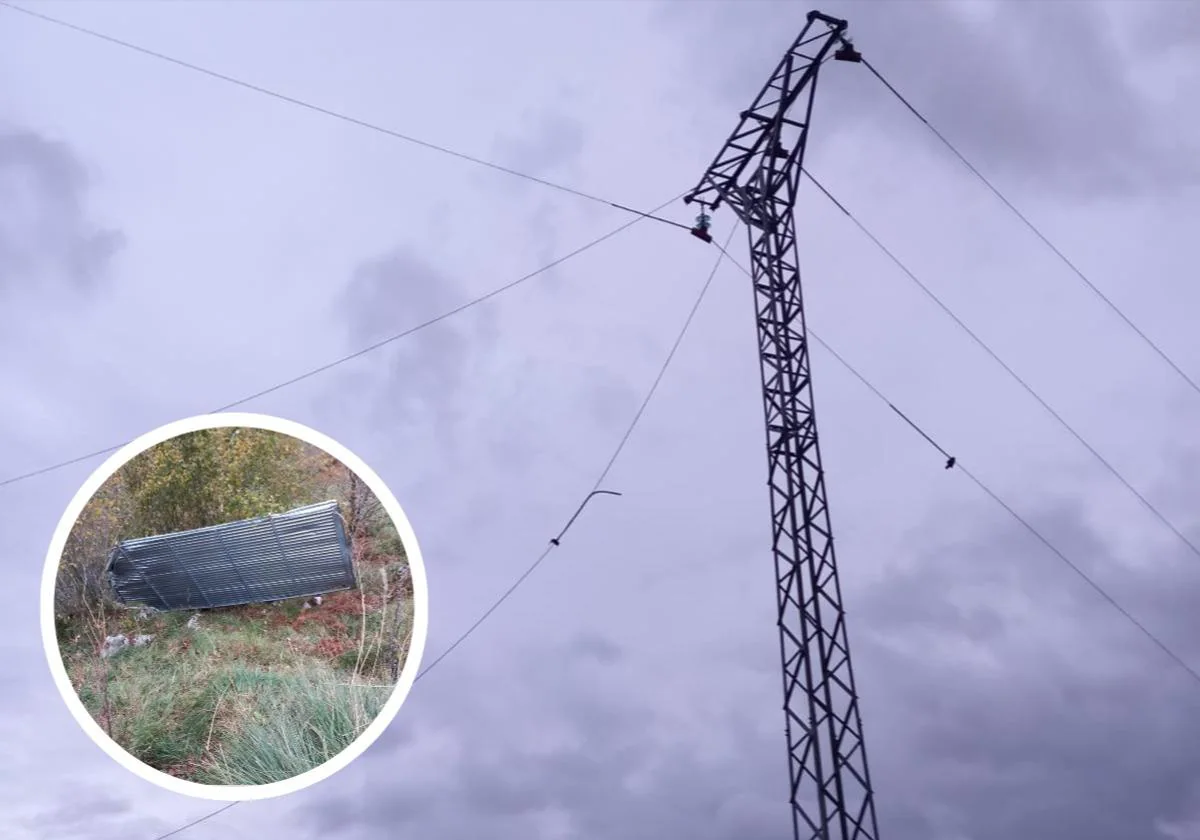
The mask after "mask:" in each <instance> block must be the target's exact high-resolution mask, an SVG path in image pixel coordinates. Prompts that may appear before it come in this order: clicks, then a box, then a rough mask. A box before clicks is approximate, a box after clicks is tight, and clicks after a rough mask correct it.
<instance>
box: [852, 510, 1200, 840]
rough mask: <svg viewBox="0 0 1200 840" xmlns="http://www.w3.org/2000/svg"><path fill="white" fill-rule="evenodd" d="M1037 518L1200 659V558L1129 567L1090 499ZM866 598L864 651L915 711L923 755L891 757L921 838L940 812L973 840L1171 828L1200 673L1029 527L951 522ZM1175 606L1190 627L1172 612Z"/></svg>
mask: <svg viewBox="0 0 1200 840" xmlns="http://www.w3.org/2000/svg"><path fill="white" fill-rule="evenodd" d="M1032 521H1033V523H1034V524H1035V526H1036V527H1038V529H1039V530H1041V531H1042V532H1043V533H1044V534H1046V535H1047V537H1048V538H1049V539H1051V540H1052V541H1053V542H1054V543H1055V544H1056V545H1057V546H1059V548H1060V549H1061V550H1062V551H1063V552H1064V553H1065V554H1066V555H1067V556H1068V557H1069V558H1071V559H1072V560H1073V561H1074V562H1077V563H1078V564H1079V565H1080V567H1081V568H1082V569H1084V571H1086V572H1087V573H1088V574H1089V575H1091V576H1093V577H1094V578H1095V579H1097V580H1098V581H1100V582H1101V583H1102V584H1103V585H1104V586H1105V588H1106V589H1108V590H1109V591H1110V592H1112V593H1113V594H1114V595H1115V596H1116V597H1117V598H1118V600H1120V601H1122V603H1123V605H1124V606H1126V607H1127V608H1128V609H1130V611H1131V612H1133V613H1135V614H1136V615H1137V616H1138V617H1139V619H1141V620H1143V621H1145V623H1147V624H1148V625H1151V626H1153V627H1154V629H1155V630H1157V631H1159V632H1162V633H1163V636H1164V637H1165V638H1166V639H1167V641H1168V642H1169V643H1171V644H1172V646H1173V647H1174V648H1175V649H1176V651H1177V652H1178V653H1180V654H1181V655H1182V656H1184V657H1185V658H1191V660H1192V661H1193V662H1194V663H1195V664H1197V665H1200V662H1198V661H1197V654H1200V644H1198V643H1197V633H1198V632H1200V616H1197V615H1196V612H1195V611H1194V610H1193V609H1189V608H1188V606H1187V605H1188V604H1194V603H1195V602H1196V601H1197V600H1200V575H1198V574H1197V573H1196V572H1197V570H1196V569H1195V568H1192V569H1187V568H1184V567H1181V566H1179V565H1178V564H1176V563H1174V562H1173V559H1172V558H1171V557H1170V555H1169V554H1167V556H1164V557H1161V558H1159V559H1158V560H1157V561H1156V562H1154V563H1153V564H1151V566H1150V568H1148V569H1147V570H1145V571H1139V572H1132V571H1128V570H1124V569H1122V568H1121V567H1120V566H1119V565H1118V564H1117V563H1116V561H1115V559H1114V558H1113V556H1112V555H1111V554H1110V553H1109V552H1108V551H1107V550H1106V549H1105V547H1104V544H1103V543H1102V541H1101V539H1100V538H1099V536H1098V535H1097V534H1096V533H1095V532H1094V531H1093V530H1092V529H1091V528H1090V527H1089V526H1088V525H1087V523H1086V522H1085V521H1084V519H1083V516H1082V514H1081V511H1080V510H1079V508H1078V507H1077V506H1075V505H1073V504H1066V503H1063V504H1056V505H1052V506H1050V507H1047V508H1045V509H1044V510H1043V511H1042V512H1041V514H1040V515H1037V516H1035V517H1033V519H1032ZM856 612H857V613H858V614H859V615H861V616H862V621H863V622H864V623H866V624H867V625H869V627H870V630H869V633H868V636H867V638H868V640H869V641H868V642H867V643H866V644H862V645H859V652H860V654H861V658H860V661H862V662H864V664H866V667H867V668H869V669H870V670H871V672H872V675H871V677H870V683H871V684H872V687H873V690H874V691H876V692H882V690H883V686H886V693H887V703H888V704H889V705H899V706H900V707H901V708H903V709H904V710H905V716H904V726H905V727H906V732H905V738H904V741H905V743H906V748H905V750H904V752H905V753H906V754H907V761H908V762H911V763H912V764H915V765H916V766H917V770H916V772H907V773H901V772H899V770H898V768H899V766H900V765H901V764H903V763H904V760H903V759H902V758H901V756H900V755H899V754H894V753H889V754H885V755H884V756H883V761H882V762H881V766H880V767H877V768H876V769H877V771H878V772H877V778H878V779H879V780H880V781H879V783H880V789H879V792H880V797H881V803H882V805H881V807H882V808H883V810H884V811H885V812H890V811H891V810H892V809H893V808H894V809H896V810H898V811H900V812H901V813H902V814H903V815H904V816H903V817H902V818H901V823H902V824H903V823H909V824H911V825H912V826H913V830H914V833H913V834H912V835H911V836H913V837H914V838H915V837H918V836H922V835H921V831H920V830H923V831H924V832H925V833H926V834H925V836H929V832H934V831H935V830H936V829H938V828H939V826H940V827H941V828H943V829H944V828H946V826H953V827H955V829H956V830H957V831H959V832H961V835H962V836H968V837H971V838H973V840H993V838H994V840H1000V838H1006V837H1014V836H1020V837H1025V838H1030V840H1041V839H1042V838H1045V840H1051V838H1061V837H1090V838H1095V840H1109V838H1111V840H1124V838H1130V837H1154V836H1156V835H1155V833H1154V831H1155V830H1154V826H1155V824H1156V822H1157V821H1159V820H1162V819H1169V818H1174V817H1175V815H1176V814H1178V813H1179V812H1180V810H1181V809H1184V808H1186V806H1187V802H1188V800H1187V797H1188V796H1189V795H1190V789H1191V788H1190V786H1191V783H1192V780H1194V779H1196V778H1200V754H1198V753H1197V752H1196V749H1195V747H1196V745H1197V744H1198V743H1200V718H1198V717H1197V712H1200V685H1197V683H1196V682H1195V681H1193V680H1191V679H1189V678H1187V676H1186V675H1184V674H1183V673H1182V670H1181V669H1179V668H1178V667H1177V666H1176V665H1175V664H1174V663H1172V662H1171V661H1170V660H1169V659H1168V658H1167V657H1166V656H1164V655H1163V654H1162V652H1161V651H1160V650H1158V649H1157V648H1156V647H1155V646H1154V645H1153V644H1152V643H1151V642H1149V641H1148V640H1146V639H1145V638H1144V637H1142V636H1141V635H1140V634H1139V633H1138V632H1137V631H1136V630H1135V629H1134V628H1133V627H1131V626H1130V625H1129V623H1128V622H1127V621H1126V620H1124V619H1123V618H1122V617H1121V616H1120V615H1119V614H1118V613H1117V612H1116V611H1115V610H1113V608H1112V607H1111V606H1110V605H1109V604H1107V603H1106V602H1105V601H1104V600H1103V599H1102V598H1101V597H1100V596H1099V595H1097V594H1096V593H1095V592H1093V591H1091V590H1090V589H1089V588H1088V587H1087V585H1086V584H1084V583H1083V582H1082V581H1081V580H1079V579H1078V578H1077V577H1076V576H1075V575H1074V574H1073V573H1072V572H1070V571H1069V570H1067V569H1065V568H1063V567H1062V566H1061V562H1060V561H1059V560H1057V559H1056V558H1055V557H1054V556H1053V555H1052V554H1050V552H1048V551H1047V550H1046V549H1045V548H1044V547H1042V546H1040V545H1039V544H1037V543H1036V541H1035V540H1034V539H1033V538H1032V537H1030V535H1028V533H1026V532H1024V531H1023V529H1021V528H1020V526H1017V525H1013V524H1011V523H1005V522H1001V521H998V520H997V521H994V523H993V524H992V525H989V526H986V527H984V528H982V529H981V530H978V531H977V532H976V534H975V537H974V538H973V539H970V540H963V539H961V538H955V537H953V536H951V537H948V538H947V541H946V543H945V545H944V546H942V547H941V548H938V549H937V550H935V551H932V552H930V553H928V554H926V555H925V556H924V557H922V558H921V559H920V560H919V562H917V563H915V564H913V566H912V567H911V568H907V569H905V570H904V571H902V572H897V573H896V574H894V575H892V576H890V577H889V578H887V579H886V580H884V581H882V582H880V583H879V584H878V585H876V586H875V587H874V588H873V589H872V590H871V591H870V592H869V593H867V594H866V597H865V598H862V599H860V600H859V601H858V602H857V609H856ZM1164 615H1173V616H1176V619H1175V621H1183V622H1185V623H1187V624H1190V627H1183V626H1175V627H1171V626H1170V624H1171V623H1170V622H1168V623H1167V625H1168V626H1167V627H1166V628H1160V627H1159V626H1157V625H1160V624H1162V622H1160V621H1159V619H1160V618H1161V617H1162V616H1164ZM861 667H862V666H860V668H861ZM866 702H867V703H868V705H869V706H873V707H877V706H881V705H882V703H881V701H879V700H878V699H872V698H871V697H870V696H868V697H867V698H866ZM879 715H880V717H890V715H888V714H887V713H885V712H883V711H880V712H879ZM868 723H870V718H868ZM875 755H876V756H879V753H878V752H876V754H875ZM889 786H890V789H889ZM913 802H920V803H941V804H942V807H941V808H940V809H932V810H931V809H928V808H919V809H914V808H913V807H912V806H911V803H913ZM918 829H920V830H918ZM906 836H909V835H906Z"/></svg>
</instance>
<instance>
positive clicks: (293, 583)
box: [107, 501, 356, 611]
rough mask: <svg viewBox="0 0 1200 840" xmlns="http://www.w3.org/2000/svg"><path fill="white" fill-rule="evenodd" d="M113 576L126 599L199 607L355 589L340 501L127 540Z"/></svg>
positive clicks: (114, 559) (115, 555) (111, 568)
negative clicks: (192, 529) (339, 509)
mask: <svg viewBox="0 0 1200 840" xmlns="http://www.w3.org/2000/svg"><path fill="white" fill-rule="evenodd" d="M107 572H108V579H109V583H110V584H111V585H112V590H113V592H114V593H115V594H116V596H117V599H118V600H119V601H120V602H121V603H123V604H141V605H144V606H148V607H153V608H154V609H157V610H164V611H167V610H192V609H203V608H212V607H232V606H237V605H239V604H254V603H264V602H267V601H278V600H282V599H284V598H304V597H308V596H310V595H321V594H324V593H326V592H337V591H340V590H345V589H353V588H354V587H355V585H356V582H355V579H354V566H353V564H352V563H351V561H350V545H349V540H348V539H347V537H346V529H345V526H344V524H343V522H342V517H341V514H340V513H339V512H338V506H337V502H335V501H330V502H322V503H320V504H315V505H307V506H305V507H301V508H296V509H295V510H290V511H288V512H287V513H279V514H272V515H270V516H262V517H259V518H257V519H243V520H241V521H238V522H227V523H225V524H224V525H213V526H210V527H208V528H198V529H196V530H194V531H180V532H177V533H173V534H160V535H158V536H153V537H141V538H139V539H133V540H125V541H123V542H120V543H118V544H117V546H116V547H115V548H114V549H113V551H112V553H111V554H110V556H109V560H108V567H107Z"/></svg>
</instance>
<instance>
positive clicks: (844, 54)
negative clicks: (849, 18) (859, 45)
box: [833, 38, 863, 64]
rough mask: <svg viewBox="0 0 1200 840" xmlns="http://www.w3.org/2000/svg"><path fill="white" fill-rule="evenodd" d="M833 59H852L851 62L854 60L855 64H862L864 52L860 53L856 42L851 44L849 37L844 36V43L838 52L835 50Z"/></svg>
mask: <svg viewBox="0 0 1200 840" xmlns="http://www.w3.org/2000/svg"><path fill="white" fill-rule="evenodd" d="M833 60H834V61H850V62H853V63H854V64H861V63H862V60H863V57H862V53H860V52H859V51H858V50H857V49H855V48H854V44H851V43H850V41H849V40H848V39H846V38H843V39H842V45H841V46H840V47H838V48H837V52H835V53H834V54H833Z"/></svg>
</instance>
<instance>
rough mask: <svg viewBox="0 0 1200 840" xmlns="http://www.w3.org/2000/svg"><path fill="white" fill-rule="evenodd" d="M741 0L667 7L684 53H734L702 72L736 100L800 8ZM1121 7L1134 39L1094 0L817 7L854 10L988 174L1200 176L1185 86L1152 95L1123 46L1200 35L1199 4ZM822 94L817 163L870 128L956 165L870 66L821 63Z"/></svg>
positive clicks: (888, 72)
mask: <svg viewBox="0 0 1200 840" xmlns="http://www.w3.org/2000/svg"><path fill="white" fill-rule="evenodd" d="M1143 7H1144V8H1143ZM740 8H741V4H738V3H706V4H704V5H703V6H701V7H697V6H695V4H691V3H685V2H669V3H667V4H665V5H664V7H663V11H662V13H661V19H662V20H663V21H664V22H665V23H667V25H670V26H673V27H678V26H683V27H684V28H686V29H688V30H690V31H692V32H694V33H699V34H700V38H701V40H700V41H699V42H698V43H696V44H695V45H694V47H693V48H692V49H691V50H690V52H689V55H688V57H687V58H686V59H685V60H688V61H694V56H695V55H696V54H701V55H704V54H713V53H716V52H720V54H722V56H723V57H724V56H727V57H728V58H729V61H728V63H726V62H724V61H723V62H722V64H721V66H723V67H724V68H725V69H724V71H723V72H722V71H719V70H718V71H711V70H708V69H707V68H706V69H705V71H704V72H703V75H704V76H705V77H706V78H707V77H709V76H711V75H713V73H714V72H715V73H716V75H715V78H714V79H713V82H714V83H715V84H716V86H717V87H716V89H717V90H718V91H719V92H720V93H721V95H722V96H723V97H724V98H725V99H727V100H728V101H729V103H730V105H731V107H732V106H733V105H737V106H738V107H739V108H742V107H745V105H746V104H747V103H749V101H750V98H751V97H752V96H753V95H754V94H755V93H756V92H757V90H758V88H759V87H761V85H762V83H763V81H764V80H765V78H766V75H767V73H769V72H770V70H771V69H772V67H773V63H774V61H776V60H777V59H776V58H775V57H774V56H775V54H776V53H777V52H778V53H782V51H783V50H784V49H785V48H786V46H787V44H786V39H787V38H788V35H787V34H786V33H788V32H790V31H792V30H794V29H795V28H797V27H798V26H799V25H801V23H802V20H801V14H800V13H799V10H797V9H795V8H794V7H791V6H783V5H776V6H774V7H769V8H772V11H767V8H768V7H764V8H763V10H762V13H760V14H755V15H747V14H744V13H742V11H741V10H740ZM868 10H869V14H868ZM1117 10H1118V11H1119V12H1120V13H1121V14H1122V15H1123V16H1125V17H1128V18H1131V19H1132V24H1131V25H1129V27H1128V29H1129V34H1130V36H1131V37H1132V38H1133V39H1134V41H1135V42H1134V43H1133V44H1131V45H1129V46H1128V47H1127V46H1126V45H1125V44H1123V43H1121V41H1120V40H1119V39H1118V37H1117V35H1116V34H1115V32H1114V29H1113V23H1112V16H1111V15H1110V14H1109V12H1110V11H1111V10H1110V9H1108V8H1106V7H1105V6H1104V5H1103V4H1100V3H1088V4H1084V3H1034V4H1030V3H1020V2H1008V3H996V4H992V5H989V6H987V7H982V6H978V7H974V9H973V10H969V9H968V8H967V7H965V6H964V5H963V4H955V3H949V2H931V3H924V4H920V5H919V6H913V5H911V4H904V3H874V4H869V5H868V4H863V3H855V2H851V1H850V0H846V1H845V2H834V3H832V4H831V5H830V7H829V8H824V9H823V11H825V12H827V13H830V14H834V15H839V16H842V17H844V18H845V19H847V20H848V21H850V24H851V34H852V37H853V38H854V39H855V42H856V43H857V45H858V46H859V47H860V49H861V50H862V51H863V53H864V55H865V57H866V58H867V59H868V60H869V61H870V62H871V63H872V64H873V65H874V66H875V67H876V68H877V69H879V71H880V72H881V73H882V74H883V75H884V76H885V77H886V78H887V79H888V80H889V81H890V82H891V83H892V84H894V85H895V86H896V87H897V88H898V89H899V90H900V92H901V93H902V94H903V95H905V96H906V97H907V98H908V100H909V101H910V102H911V103H912V104H913V105H914V106H915V107H916V108H917V109H918V110H920V111H921V112H922V113H923V114H924V115H925V116H926V117H927V118H928V119H929V120H930V121H931V122H932V123H933V125H935V126H937V127H938V128H939V129H940V130H941V131H942V133H943V134H945V135H946V136H947V137H948V138H949V139H950V141H951V142H953V143H954V144H955V145H956V146H958V148H959V149H960V150H961V151H962V152H963V153H964V154H965V155H966V156H967V157H968V158H969V159H971V160H972V161H973V162H975V163H976V165H977V166H979V167H980V168H981V169H982V170H983V171H984V172H985V173H986V174H989V175H993V176H1000V177H1002V178H1004V179H1012V178H1020V179H1022V180H1024V181H1027V182H1029V183H1031V184H1033V185H1037V186H1040V187H1042V188H1044V189H1053V190H1056V191H1058V192H1059V193H1062V192H1064V191H1066V192H1070V193H1074V194H1077V195H1097V194H1113V193H1118V194H1120V193H1131V192H1138V193H1144V192H1146V191H1150V190H1159V189H1174V188H1178V187H1181V186H1183V185H1185V184H1192V183H1195V181H1196V178H1197V176H1198V175H1200V169H1198V168H1197V165H1196V163H1195V160H1196V156H1197V151H1198V150H1200V136H1193V137H1191V139H1190V141H1184V142H1181V133H1186V131H1188V130H1190V127H1188V126H1185V125H1184V124H1183V123H1182V121H1181V119H1180V115H1181V112H1180V111H1179V109H1178V107H1177V103H1178V102H1179V101H1180V98H1181V97H1173V96H1164V97H1162V98H1161V101H1160V102H1154V101H1151V100H1150V99H1148V98H1147V97H1146V96H1145V95H1144V93H1143V92H1142V91H1141V90H1139V89H1138V87H1137V86H1136V85H1135V82H1134V78H1133V75H1132V73H1131V69H1130V64H1129V63H1127V61H1126V50H1127V49H1132V50H1136V51H1137V52H1138V54H1141V55H1143V56H1146V55H1153V50H1154V49H1155V46H1157V45H1159V44H1161V43H1162V42H1163V41H1162V39H1163V37H1164V35H1163V33H1168V34H1167V35H1166V36H1165V37H1166V40H1167V42H1169V43H1175V44H1177V45H1180V46H1182V45H1190V44H1194V43H1196V40H1197V35H1196V34H1195V23H1194V20H1193V18H1194V12H1193V10H1191V9H1190V6H1189V4H1186V3H1146V4H1138V6H1137V7H1130V6H1125V7H1117ZM1189 33H1191V34H1189ZM1191 61H1192V62H1193V63H1196V62H1195V58H1194V56H1193V57H1192V58H1191ZM697 72H700V70H699V68H697ZM1180 93H1181V94H1182V93H1183V92H1182V91H1181V92H1180ZM1182 98H1184V99H1186V96H1182ZM818 100H819V107H820V119H821V121H822V125H823V126H825V128H824V130H823V131H822V132H820V134H819V136H814V142H813V149H814V154H813V156H812V157H810V160H811V161H813V162H814V171H816V166H815V162H816V161H819V160H820V159H821V155H820V150H821V149H822V148H824V147H825V146H827V145H830V144H834V143H838V142H840V141H841V139H842V138H844V137H845V136H846V132H848V131H857V130H862V129H866V130H869V131H872V132H876V133H881V135H886V136H889V137H890V140H891V142H893V143H897V142H904V143H906V144H909V145H910V146H911V145H913V144H916V145H918V146H922V147H928V148H930V149H933V150H934V151H935V153H936V154H939V155H945V156H946V161H947V163H948V165H953V166H956V167H957V166H958V162H957V161H955V160H953V158H952V157H951V156H950V154H949V152H948V151H946V150H943V149H941V148H940V147H937V146H936V142H937V141H936V140H934V139H933V138H932V137H930V136H929V135H927V134H926V133H925V129H924V128H923V127H922V126H920V125H919V124H918V123H916V121H915V120H911V121H909V120H910V117H909V116H908V115H907V112H906V111H905V110H904V108H903V106H902V105H900V104H899V103H898V102H895V101H894V100H892V99H891V95H890V94H888V93H886V92H885V91H884V89H883V88H882V86H881V85H879V84H878V83H877V82H876V81H875V80H874V79H873V78H871V77H870V76H869V72H868V71H867V70H866V69H865V68H855V67H854V66H853V65H830V66H829V67H827V68H826V69H825V72H823V73H822V76H821V90H820V92H819V93H818ZM735 114H736V111H734V112H732V113H731V114H730V118H729V119H730V120H731V123H730V125H731V127H732V120H733V119H734V117H735ZM900 119H903V120H905V121H907V122H904V123H901V122H900V121H899V120H900ZM898 127H900V128H899V130H898ZM1185 136H1186V134H1185ZM714 142H718V140H717V138H715V137H714Z"/></svg>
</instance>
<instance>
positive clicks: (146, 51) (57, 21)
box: [0, 0, 691, 230]
mask: <svg viewBox="0 0 1200 840" xmlns="http://www.w3.org/2000/svg"><path fill="white" fill-rule="evenodd" d="M0 7H3V8H6V9H9V10H11V11H14V12H19V13H20V14H23V15H27V16H29V17H32V18H37V19H38V20H41V21H44V22H46V23H50V24H53V25H54V26H60V27H63V28H64V29H70V30H72V31H74V32H78V33H80V34H82V35H87V36H88V37H89V38H95V39H98V40H100V41H105V42H107V43H109V44H113V45H115V46H118V47H121V48H123V49H127V50H132V51H133V52H137V53H140V54H142V55H145V56H148V57H150V58H154V59H157V60H158V61H164V62H167V63H168V64H174V65H175V66H176V67H182V68H183V69H185V70H190V71H192V72H193V73H200V74H201V75H204V76H208V77H209V78H212V79H216V80H218V81H222V82H225V83H226V84H230V85H236V86H237V87H240V88H242V89H244V90H248V91H252V92H254V93H257V94H260V95H262V96H268V97H270V98H272V99H275V100H278V101H280V102H286V103H287V104H289V105H295V106H297V107H299V108H304V109H306V110H308V111H312V112H314V113H317V114H321V115H323V116H326V117H332V118H333V119H336V120H341V121H342V122H345V123H349V124H351V125H356V126H358V127H359V128H366V129H369V130H371V131H375V132H378V133H380V134H384V135H386V136H388V137H391V138H393V139H395V140H402V141H404V142H405V143H411V144H412V145H414V146H420V147H422V148H424V149H429V150H431V151H435V152H440V153H441V154H444V155H449V156H450V157H454V158H458V159H459V160H463V161H466V162H468V163H473V164H475V165H477V166H482V167H486V168H487V169H492V170H494V171H496V172H502V173H504V174H505V175H512V176H513V177H515V178H521V179H523V180H525V181H530V182H532V183H535V184H540V185H542V186H544V187H549V188H551V189H554V190H558V191H559V192H564V193H567V194H569V195H573V196H576V197H577V198H582V199H585V200H587V201H591V202H595V203H597V204H603V205H605V206H608V207H613V208H615V209H617V210H621V211H624V212H626V213H632V214H634V215H637V216H642V217H645V218H648V219H652V220H654V221H656V222H662V223H663V224H666V225H671V226H672V227H678V228H683V229H684V230H690V229H691V228H690V226H689V225H685V224H683V223H681V222H676V221H673V220H671V219H664V218H662V217H660V216H657V215H654V214H656V213H657V212H658V211H659V210H661V209H663V208H662V207H658V208H656V209H654V210H651V211H650V212H648V213H647V212H643V211H641V210H637V209H634V208H632V207H629V206H627V205H624V204H620V203H619V202H616V201H609V200H608V199H607V198H601V197H600V196H597V195H593V194H591V193H587V192H584V191H583V190H579V189H576V188H574V187H568V186H566V185H564V184H559V183H556V182H554V181H550V180H547V179H546V178H541V177H538V176H537V175H530V174H529V173H527V172H521V171H519V170H516V169H513V168H511V167H508V166H504V165H502V164H499V163H495V162H494V161H489V160H484V159H483V158H479V157H475V156H474V155H469V154H466V153H465V152H460V151H457V150H455V149H451V148H449V147H447V146H443V145H440V144H438V143H433V142H430V141H428V140H422V139H420V138H418V137H414V136H412V135H410V134H404V133H402V132H399V131H395V130H393V129H390V128H386V127H384V126H381V125H379V124H377V123H373V122H368V121H367V120H363V119H359V118H358V117H352V116H350V115H349V114H345V113H343V112H341V111H335V110H333V109H332V108H326V107H324V106H322V105H317V104H315V103H312V102H309V101H307V100H304V99H299V98H297V97H294V96H289V95H287V94H285V93H280V92H279V91H275V90H271V89H270V88H265V87H262V86H261V85H256V84H254V83H252V82H247V81H245V80H244V79H239V78H236V77H234V76H229V75H226V74H225V73H220V72H218V71H216V70H212V69H209V68H207V67H202V66H200V65H198V64H193V63H191V62H189V61H184V60H183V59H179V58H175V57H174V56H170V55H167V54H166V53H161V52H158V51H157V50H152V49H150V48H148V47H143V46H140V45H138V44H134V43H131V42H129V41H124V40H122V39H120V38H115V37H113V36H112V35H106V34H104V33H103V32H98V31H96V30H94V29H88V28H87V27H85V26H80V25H79V24H75V23H71V22H70V21H66V20H62V19H61V18H56V17H53V16H51V15H47V14H44V13H42V12H35V11H33V10H32V9H26V8H23V7H21V6H17V5H15V4H13V3H10V2H8V0H0ZM665 206H666V205H663V207H665Z"/></svg>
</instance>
